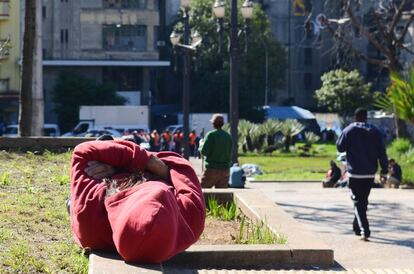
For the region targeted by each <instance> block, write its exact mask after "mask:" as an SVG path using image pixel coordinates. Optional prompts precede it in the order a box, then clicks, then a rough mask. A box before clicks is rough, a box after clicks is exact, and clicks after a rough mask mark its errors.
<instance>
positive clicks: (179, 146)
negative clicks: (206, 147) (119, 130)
mask: <svg viewBox="0 0 414 274" xmlns="http://www.w3.org/2000/svg"><path fill="white" fill-rule="evenodd" d="M203 135H204V134H203V132H201V136H197V133H196V131H195V130H192V131H191V132H190V134H189V136H188V138H189V146H190V156H193V157H196V156H199V153H198V147H199V143H200V138H202V137H203ZM132 137H133V140H132V141H134V142H135V143H136V144H141V143H148V144H149V150H150V151H152V152H159V151H173V152H176V153H178V154H180V155H182V154H183V149H184V132H182V131H180V130H178V129H177V130H176V131H175V132H174V134H172V133H171V132H170V131H169V130H163V131H162V132H161V134H159V133H158V131H157V130H156V129H154V130H153V131H152V132H151V134H148V133H145V132H144V131H134V132H133V133H132Z"/></svg>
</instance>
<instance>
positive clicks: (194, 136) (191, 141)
mask: <svg viewBox="0 0 414 274" xmlns="http://www.w3.org/2000/svg"><path fill="white" fill-rule="evenodd" d="M188 139H189V144H190V156H192V157H194V156H195V149H196V140H197V134H196V131H195V130H194V129H193V130H192V131H191V132H190V134H189V136H188Z"/></svg>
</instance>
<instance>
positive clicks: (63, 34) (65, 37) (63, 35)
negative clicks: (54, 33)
mask: <svg viewBox="0 0 414 274" xmlns="http://www.w3.org/2000/svg"><path fill="white" fill-rule="evenodd" d="M68 41H69V31H68V29H61V30H60V43H61V44H67V43H68Z"/></svg>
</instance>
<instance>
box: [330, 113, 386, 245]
mask: <svg viewBox="0 0 414 274" xmlns="http://www.w3.org/2000/svg"><path fill="white" fill-rule="evenodd" d="M354 121H355V122H354V123H351V124H350V125H349V126H347V127H346V128H345V129H344V130H343V132H342V134H341V136H340V137H339V139H338V140H337V142H336V146H337V149H338V151H339V152H346V159H347V173H348V176H349V188H350V189H351V198H352V200H353V202H354V206H355V217H354V222H353V230H354V232H355V234H356V235H359V236H361V240H364V241H368V238H369V237H370V236H371V230H370V228H369V223H368V218H367V208H368V196H369V194H370V191H371V188H372V186H373V184H374V178H375V173H376V172H377V169H378V162H379V163H380V166H381V179H384V178H386V176H387V171H388V159H387V154H386V152H385V145H384V141H383V139H382V135H381V132H380V131H379V130H378V129H377V128H376V127H375V126H373V125H371V124H368V123H367V110H366V109H364V108H358V109H356V110H355V112H354Z"/></svg>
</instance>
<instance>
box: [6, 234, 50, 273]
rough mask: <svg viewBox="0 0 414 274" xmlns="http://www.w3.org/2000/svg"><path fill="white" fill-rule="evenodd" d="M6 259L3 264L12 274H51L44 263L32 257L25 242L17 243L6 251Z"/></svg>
mask: <svg viewBox="0 0 414 274" xmlns="http://www.w3.org/2000/svg"><path fill="white" fill-rule="evenodd" d="M8 255H9V256H8V258H7V259H6V260H5V261H4V262H3V264H4V265H5V266H7V267H9V269H10V270H11V271H12V272H13V273H51V272H50V270H49V269H48V267H47V266H46V263H45V262H44V261H43V260H42V259H41V258H38V257H35V256H33V253H32V250H30V246H29V244H28V243H26V242H21V241H20V242H18V243H17V244H15V245H14V246H12V247H11V248H10V249H9V251H8Z"/></svg>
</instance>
